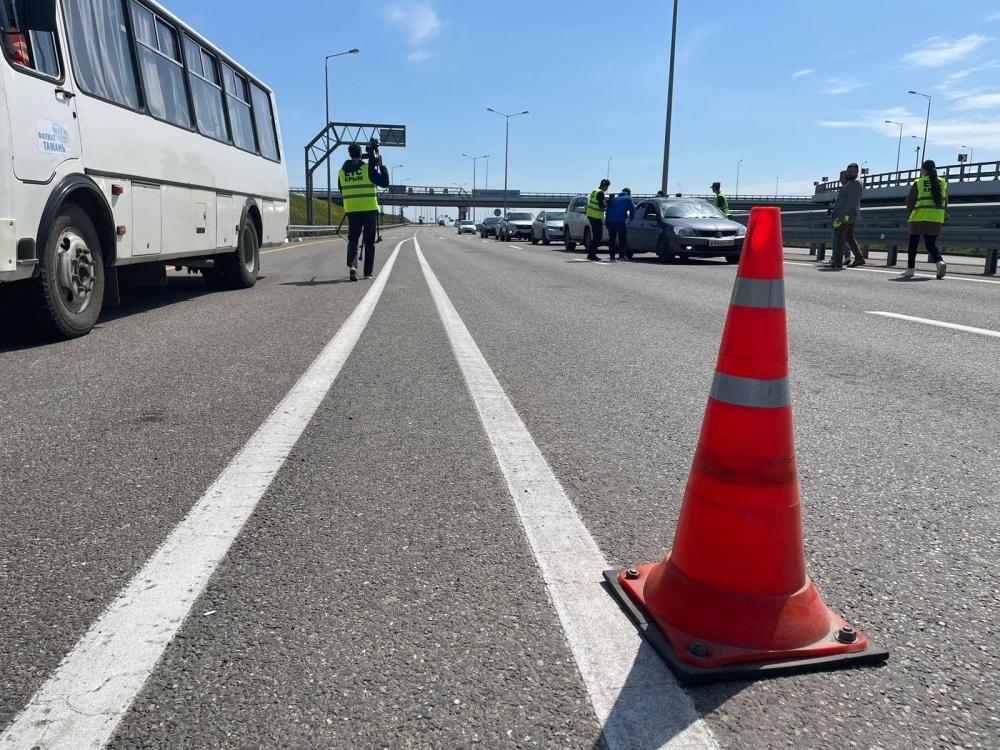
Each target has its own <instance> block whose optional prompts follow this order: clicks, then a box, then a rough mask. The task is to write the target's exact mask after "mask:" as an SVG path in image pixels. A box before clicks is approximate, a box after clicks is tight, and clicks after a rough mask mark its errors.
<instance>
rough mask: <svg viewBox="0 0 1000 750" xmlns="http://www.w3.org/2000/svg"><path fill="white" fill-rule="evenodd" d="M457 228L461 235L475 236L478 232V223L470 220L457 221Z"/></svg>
mask: <svg viewBox="0 0 1000 750" xmlns="http://www.w3.org/2000/svg"><path fill="white" fill-rule="evenodd" d="M455 227H456V228H457V230H458V233H459V234H475V233H476V231H477V229H476V222H474V221H469V220H465V221H456V222H455Z"/></svg>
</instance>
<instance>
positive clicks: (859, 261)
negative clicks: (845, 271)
mask: <svg viewBox="0 0 1000 750" xmlns="http://www.w3.org/2000/svg"><path fill="white" fill-rule="evenodd" d="M864 264H865V259H864V258H855V259H854V261H853V262H852V263H851V268H857V267H858V266H863V265H864Z"/></svg>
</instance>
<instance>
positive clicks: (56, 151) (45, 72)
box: [0, 0, 80, 182]
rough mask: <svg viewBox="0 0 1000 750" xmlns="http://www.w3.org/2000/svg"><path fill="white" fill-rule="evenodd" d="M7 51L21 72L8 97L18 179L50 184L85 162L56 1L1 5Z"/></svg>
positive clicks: (8, 0) (12, 0)
mask: <svg viewBox="0 0 1000 750" xmlns="http://www.w3.org/2000/svg"><path fill="white" fill-rule="evenodd" d="M0 23H2V26H3V47H4V54H5V56H6V57H7V60H8V62H9V63H10V65H11V67H12V68H13V69H14V71H15V81H14V85H13V86H12V87H11V90H10V91H9V92H8V102H7V105H8V111H9V112H10V129H11V141H12V145H13V147H14V175H15V176H16V177H17V178H18V179H19V180H22V181H30V182H49V181H50V180H51V179H52V177H53V176H54V174H55V172H56V170H57V169H58V168H59V166H60V165H61V164H62V163H63V162H65V161H67V160H70V159H79V158H80V127H79V122H78V121H77V111H76V89H75V87H74V85H73V76H72V74H71V73H70V72H69V69H68V61H69V55H68V54H67V52H66V35H65V33H64V31H63V30H62V28H61V26H60V24H59V20H58V16H57V13H56V0H0Z"/></svg>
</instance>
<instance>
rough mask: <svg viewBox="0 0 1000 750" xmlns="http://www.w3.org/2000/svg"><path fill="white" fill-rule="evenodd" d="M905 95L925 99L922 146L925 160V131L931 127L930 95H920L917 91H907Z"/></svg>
mask: <svg viewBox="0 0 1000 750" xmlns="http://www.w3.org/2000/svg"><path fill="white" fill-rule="evenodd" d="M906 93H908V94H914V95H915V96H922V97H924V98H925V99H927V119H926V120H924V144H923V152H924V159H926V158H927V130H928V128H930V125H931V95H930V94H921V93H920V92H919V91H907V92H906Z"/></svg>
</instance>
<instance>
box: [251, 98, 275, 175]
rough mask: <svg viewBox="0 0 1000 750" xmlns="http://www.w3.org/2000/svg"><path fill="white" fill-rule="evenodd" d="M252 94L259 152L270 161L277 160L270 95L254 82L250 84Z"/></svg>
mask: <svg viewBox="0 0 1000 750" xmlns="http://www.w3.org/2000/svg"><path fill="white" fill-rule="evenodd" d="M250 91H251V94H252V96H253V118H254V122H256V124H257V138H258V140H259V141H260V153H261V156H264V157H266V158H268V159H271V160H272V161H278V137H277V135H276V134H275V130H274V114H273V113H272V112H271V97H270V96H269V95H268V93H267V92H266V91H264V89H262V88H261V87H260V86H258V85H257V84H255V83H251V84H250Z"/></svg>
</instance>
